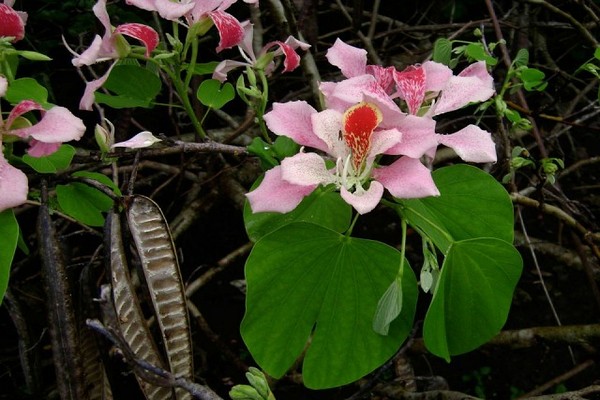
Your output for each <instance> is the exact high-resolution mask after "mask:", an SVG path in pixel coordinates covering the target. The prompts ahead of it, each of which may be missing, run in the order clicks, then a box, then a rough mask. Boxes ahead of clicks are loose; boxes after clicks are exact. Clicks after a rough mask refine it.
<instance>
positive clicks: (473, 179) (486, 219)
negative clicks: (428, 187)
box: [399, 164, 514, 253]
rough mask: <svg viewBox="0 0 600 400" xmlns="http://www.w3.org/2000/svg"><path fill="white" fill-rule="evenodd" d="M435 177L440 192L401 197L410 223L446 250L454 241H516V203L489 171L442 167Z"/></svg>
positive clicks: (405, 215)
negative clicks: (420, 197) (438, 194)
mask: <svg viewBox="0 0 600 400" xmlns="http://www.w3.org/2000/svg"><path fill="white" fill-rule="evenodd" d="M433 180H434V181H435V184H436V185H437V187H438V189H439V191H440V193H441V195H440V196H439V197H427V198H423V199H410V200H400V201H399V202H400V204H402V205H403V206H404V209H403V211H402V214H403V216H404V217H406V218H407V220H408V222H409V223H410V224H411V225H413V226H415V227H417V228H419V229H420V230H421V231H423V232H424V233H425V234H426V235H427V236H429V237H430V238H431V239H432V240H433V242H434V243H435V245H436V246H437V247H438V248H439V249H440V250H441V251H442V253H445V252H446V251H447V250H448V248H449V247H450V245H451V244H452V242H455V241H459V240H465V239H472V238H479V237H495V238H498V239H501V240H504V241H506V242H509V243H512V241H513V234H514V232H513V206H512V202H511V200H510V197H509V195H508V193H507V192H506V190H505V189H504V187H503V186H502V185H501V184H500V183H498V182H497V181H496V180H495V179H494V178H493V177H492V176H491V175H489V174H488V173H486V172H484V171H482V170H480V169H478V168H476V167H473V166H470V165H464V164H458V165H453V166H450V167H444V168H440V169H438V170H436V171H434V172H433Z"/></svg>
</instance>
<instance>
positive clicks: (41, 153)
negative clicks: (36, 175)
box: [27, 139, 61, 157]
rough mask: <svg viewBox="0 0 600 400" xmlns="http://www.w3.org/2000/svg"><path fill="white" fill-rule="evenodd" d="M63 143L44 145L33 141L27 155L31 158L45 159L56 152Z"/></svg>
mask: <svg viewBox="0 0 600 400" xmlns="http://www.w3.org/2000/svg"><path fill="white" fill-rule="evenodd" d="M60 145H61V143H44V142H40V141H39V140H36V139H31V141H30V142H29V148H28V149H27V154H29V155H30V156H31V157H45V156H49V155H50V154H52V153H54V152H56V150H58V148H59V147H60Z"/></svg>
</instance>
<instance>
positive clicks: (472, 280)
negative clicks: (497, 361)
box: [423, 238, 523, 360]
mask: <svg viewBox="0 0 600 400" xmlns="http://www.w3.org/2000/svg"><path fill="white" fill-rule="evenodd" d="M522 265H523V261H522V260H521V255H520V254H519V252H518V251H517V250H516V249H515V248H514V246H512V245H511V244H510V243H507V242H505V241H503V240H500V239H496V238H479V239H469V240H462V241H457V242H455V243H453V244H452V245H451V247H450V249H449V251H448V254H447V255H446V259H445V261H444V264H443V266H442V273H441V275H440V277H439V281H438V285H437V287H436V290H435V294H434V296H433V300H432V302H431V305H430V307H429V310H428V312H427V315H426V317H425V324H424V326H423V337H424V339H425V345H426V347H427V349H428V350H429V351H431V352H432V353H433V354H436V355H437V356H439V357H443V358H445V359H447V360H449V359H450V356H451V355H455V354H461V353H465V352H468V351H471V350H473V349H475V348H477V347H479V346H480V345H482V344H484V343H485V342H487V341H488V340H490V339H491V338H492V337H493V336H495V335H496V334H497V333H498V332H499V331H500V329H502V326H503V325H504V323H505V322H506V318H507V316H508V312H509V309H510V304H511V301H512V293H513V291H514V289H515V286H516V285H517V282H518V280H519V277H520V275H521V269H522Z"/></svg>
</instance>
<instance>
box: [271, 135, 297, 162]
mask: <svg viewBox="0 0 600 400" xmlns="http://www.w3.org/2000/svg"><path fill="white" fill-rule="evenodd" d="M299 150H300V146H299V145H298V144H297V143H296V142H294V141H293V140H292V139H290V138H289V137H287V136H277V139H275V142H274V143H273V151H274V152H275V155H276V156H277V158H278V159H280V160H283V159H284V158H286V157H291V156H293V155H294V154H296V153H298V151H299Z"/></svg>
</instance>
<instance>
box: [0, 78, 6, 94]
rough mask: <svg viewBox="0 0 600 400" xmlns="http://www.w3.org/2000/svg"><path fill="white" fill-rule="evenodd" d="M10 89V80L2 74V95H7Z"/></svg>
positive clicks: (0, 81) (0, 91) (0, 87)
mask: <svg viewBox="0 0 600 400" xmlns="http://www.w3.org/2000/svg"><path fill="white" fill-rule="evenodd" d="M7 90H8V80H6V78H5V77H4V76H2V75H0V97H4V96H6V91H7Z"/></svg>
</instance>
